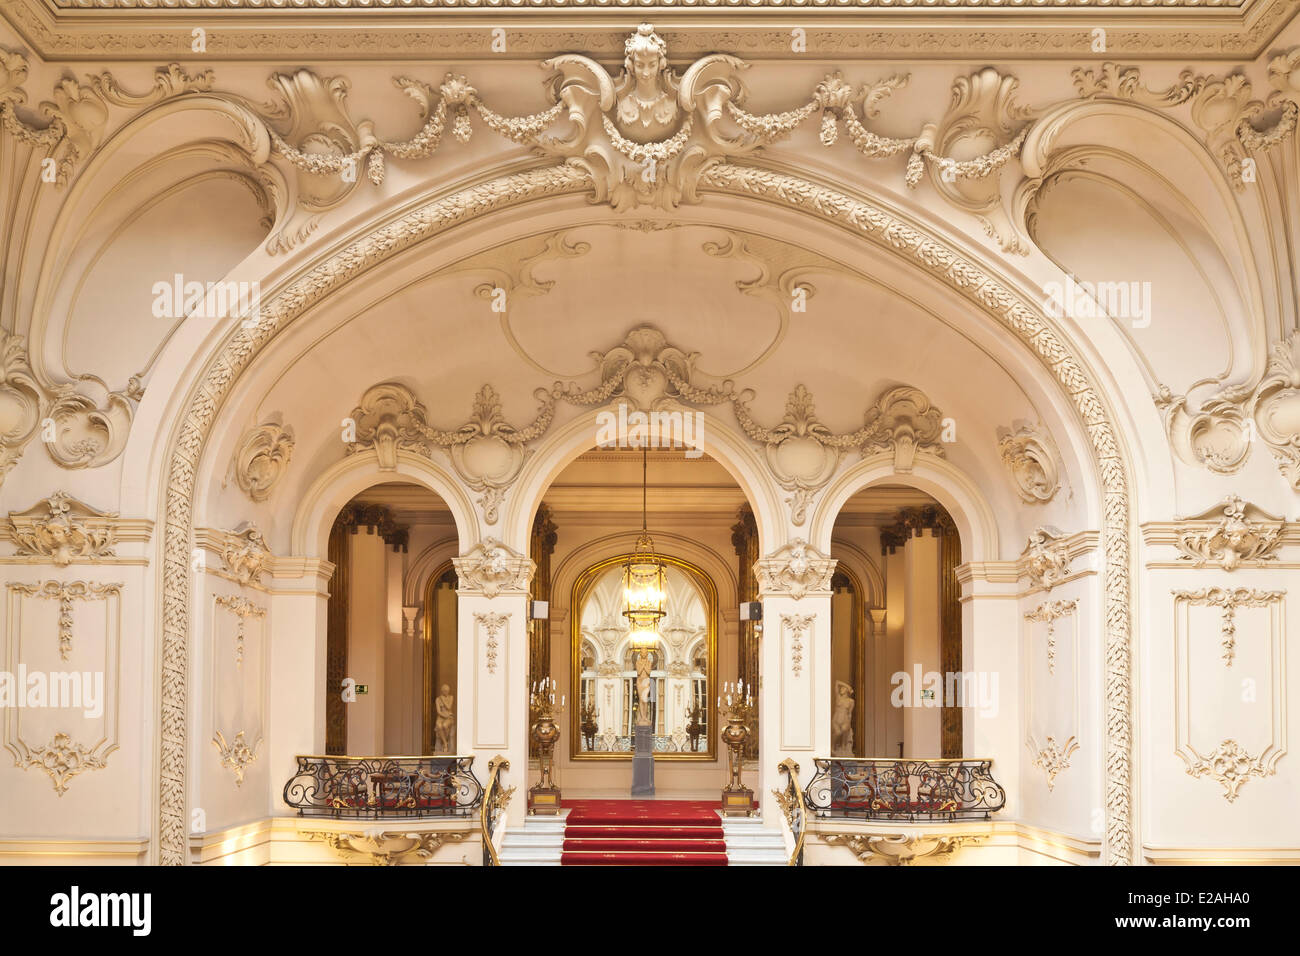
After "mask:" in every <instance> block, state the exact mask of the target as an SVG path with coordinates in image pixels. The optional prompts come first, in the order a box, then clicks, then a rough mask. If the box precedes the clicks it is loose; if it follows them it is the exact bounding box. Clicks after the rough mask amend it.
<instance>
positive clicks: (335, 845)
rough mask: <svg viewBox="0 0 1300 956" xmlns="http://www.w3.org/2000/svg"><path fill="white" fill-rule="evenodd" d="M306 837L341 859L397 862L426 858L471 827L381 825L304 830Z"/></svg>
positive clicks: (468, 832)
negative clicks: (422, 828)
mask: <svg viewBox="0 0 1300 956" xmlns="http://www.w3.org/2000/svg"><path fill="white" fill-rule="evenodd" d="M303 832H304V833H305V834H306V835H307V836H308V838H309V839H312V840H319V841H321V842H322V843H324V844H325V845H326V846H328V847H329V848H330V849H331V850H333V851H334V852H335V853H337V854H338V855H339V856H340V857H342V858H343V859H344V860H351V859H355V858H357V857H364V858H366V860H367V861H368V862H369V863H370V865H372V866H397V865H399V864H401V863H403V862H404V861H405V860H407V859H408V858H409V857H412V856H415V857H419V858H420V859H422V860H427V859H429V858H430V857H432V856H433V854H434V852H435V851H437V849H438V847H440V846H442V845H443V844H444V843H460V842H462V841H464V840H467V839H469V838H470V836H472V835H473V831H471V830H438V831H425V832H417V833H403V832H401V831H397V830H388V829H385V828H384V827H383V826H373V827H367V828H365V829H364V830H362V831H361V832H359V833H354V832H349V831H347V830H306V831H303Z"/></svg>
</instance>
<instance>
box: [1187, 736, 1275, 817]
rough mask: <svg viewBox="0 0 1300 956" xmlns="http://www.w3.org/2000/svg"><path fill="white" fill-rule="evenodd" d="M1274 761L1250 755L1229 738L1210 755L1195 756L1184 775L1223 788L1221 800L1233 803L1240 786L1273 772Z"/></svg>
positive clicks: (1270, 774)
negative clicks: (1209, 781) (1251, 779)
mask: <svg viewBox="0 0 1300 956" xmlns="http://www.w3.org/2000/svg"><path fill="white" fill-rule="evenodd" d="M1189 749H1190V748H1189ZM1193 753H1194V754H1195V752H1194V751H1193ZM1276 759H1277V758H1276V757H1274V759H1273V760H1272V761H1265V760H1264V759H1263V758H1262V757H1255V756H1251V755H1250V754H1249V753H1247V752H1246V750H1245V749H1244V748H1243V747H1242V746H1241V745H1240V744H1239V743H1237V741H1235V740H1231V739H1229V740H1225V741H1223V743H1221V744H1219V746H1217V747H1216V748H1214V750H1213V751H1212V752H1211V753H1208V754H1206V755H1204V756H1202V755H1200V754H1195V757H1194V759H1193V760H1192V762H1191V764H1190V765H1189V766H1188V768H1187V773H1188V775H1189V776H1192V777H1209V778H1210V779H1211V780H1213V781H1214V782H1215V783H1217V784H1219V785H1220V786H1222V787H1223V799H1225V800H1227V801H1228V802H1229V803H1232V802H1233V801H1235V800H1236V799H1237V791H1238V790H1239V789H1241V785H1242V784H1243V783H1245V782H1246V781H1247V780H1249V779H1250V778H1251V777H1268V776H1272V775H1273V774H1274V773H1276V772H1277V769H1276V767H1275V766H1274V764H1275V762H1276Z"/></svg>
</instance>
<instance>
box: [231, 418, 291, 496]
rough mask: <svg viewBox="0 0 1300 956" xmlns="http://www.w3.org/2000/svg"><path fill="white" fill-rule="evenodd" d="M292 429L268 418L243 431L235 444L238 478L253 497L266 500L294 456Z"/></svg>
mask: <svg viewBox="0 0 1300 956" xmlns="http://www.w3.org/2000/svg"><path fill="white" fill-rule="evenodd" d="M293 446H294V438H293V429H292V428H289V427H287V426H282V425H280V424H279V423H278V422H266V423H265V424H262V425H259V426H257V427H256V428H250V429H249V430H248V431H246V432H244V434H243V436H242V437H241V438H240V439H239V444H238V446H236V448H235V460H234V469H235V481H236V482H238V484H239V487H240V490H241V491H243V492H244V494H246V495H248V497H249V498H250V499H252V500H253V501H266V500H267V499H268V498H269V497H271V491H272V489H273V488H274V487H275V484H276V482H278V481H279V480H280V477H281V476H282V475H283V474H284V471H285V469H286V468H288V467H289V459H290V458H291V457H292V456H293Z"/></svg>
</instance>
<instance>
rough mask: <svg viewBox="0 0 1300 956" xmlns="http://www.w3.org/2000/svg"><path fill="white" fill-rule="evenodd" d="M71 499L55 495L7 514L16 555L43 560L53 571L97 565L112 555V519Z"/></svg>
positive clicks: (64, 495)
mask: <svg viewBox="0 0 1300 956" xmlns="http://www.w3.org/2000/svg"><path fill="white" fill-rule="evenodd" d="M117 517H118V516H117V514H116V513H115V512H114V513H111V514H110V513H109V512H106V511H98V510H96V509H95V508H92V507H90V505H88V504H86V503H85V502H82V501H78V500H77V499H76V498H73V497H72V496H71V495H68V494H65V493H64V492H62V491H56V492H55V493H54V494H52V495H50V497H48V498H46V499H45V500H44V501H41V502H37V503H36V504H35V505H33V506H32V507H30V508H28V509H27V510H26V511H23V512H13V511H11V512H9V527H8V528H6V529H5V531H6V532H7V533H8V536H9V538H10V539H11V540H12V541H13V542H14V544H15V545H17V551H16V552H15V553H16V554H18V555H29V556H32V557H44V558H48V559H49V560H50V563H52V564H54V565H55V566H56V567H60V568H66V567H67V566H68V565H70V564H72V563H73V562H74V561H91V562H94V561H98V560H99V559H101V558H110V557H113V556H114V555H115V553H116V552H115V551H114V550H113V546H114V544H115V543H116V541H117V529H116V527H115V525H114V523H113V522H114V519H116V518H117Z"/></svg>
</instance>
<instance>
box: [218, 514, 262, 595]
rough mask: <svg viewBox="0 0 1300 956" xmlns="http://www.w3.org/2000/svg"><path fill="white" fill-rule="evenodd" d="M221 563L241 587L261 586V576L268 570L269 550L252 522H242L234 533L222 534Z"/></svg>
mask: <svg viewBox="0 0 1300 956" xmlns="http://www.w3.org/2000/svg"><path fill="white" fill-rule="evenodd" d="M223 535H224V538H225V540H224V541H223V542H222V544H221V563H222V565H223V566H224V568H225V570H226V571H227V573H229V574H231V575H232V576H233V577H234V578H235V580H237V581H238V582H239V583H240V584H241V585H247V584H261V577H262V574H263V573H265V572H266V571H267V570H268V567H267V566H268V565H269V564H270V562H271V560H272V557H271V549H270V547H269V545H267V543H266V538H264V537H263V536H262V532H261V531H259V530H258V529H257V525H255V524H253V523H252V522H248V521H246V522H244V523H243V524H241V525H240V526H239V527H238V528H236V529H235V530H234V531H226V532H223Z"/></svg>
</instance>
